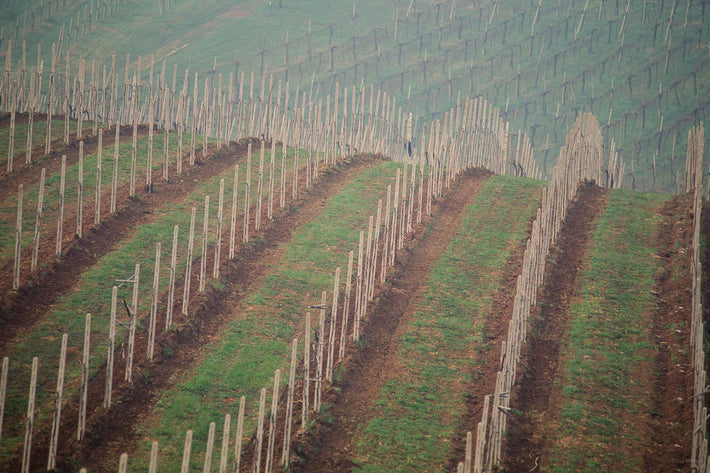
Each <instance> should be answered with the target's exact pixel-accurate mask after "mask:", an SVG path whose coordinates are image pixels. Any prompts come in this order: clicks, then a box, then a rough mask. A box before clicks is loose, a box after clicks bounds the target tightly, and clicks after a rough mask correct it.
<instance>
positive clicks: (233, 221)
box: [229, 164, 239, 260]
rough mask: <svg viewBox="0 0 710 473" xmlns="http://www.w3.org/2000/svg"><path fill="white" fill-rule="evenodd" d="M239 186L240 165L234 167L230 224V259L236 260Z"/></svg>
mask: <svg viewBox="0 0 710 473" xmlns="http://www.w3.org/2000/svg"><path fill="white" fill-rule="evenodd" d="M238 185H239V165H238V164H235V165H234V186H233V187H232V214H231V218H230V222H229V259H230V260H233V259H234V251H235V245H236V243H237V204H238V193H237V189H238Z"/></svg>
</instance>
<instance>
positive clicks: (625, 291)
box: [549, 191, 669, 472]
mask: <svg viewBox="0 0 710 473" xmlns="http://www.w3.org/2000/svg"><path fill="white" fill-rule="evenodd" d="M668 198H669V196H665V195H653V194H646V193H633V192H629V191H614V192H612V193H610V195H609V206H608V208H607V210H606V211H605V212H604V213H603V214H602V216H601V218H600V220H599V223H598V225H597V228H596V230H595V231H594V235H593V242H592V247H591V249H590V253H589V254H590V259H589V262H588V265H587V267H586V268H585V269H584V270H583V272H582V273H581V276H582V277H581V283H580V284H579V287H578V289H577V294H576V296H575V300H574V301H573V304H572V309H571V310H572V313H571V320H570V328H569V334H568V335H567V339H566V341H565V347H566V348H564V353H563V355H562V356H563V357H565V358H566V359H567V361H566V367H565V368H564V374H563V376H564V379H562V380H560V383H561V384H560V389H561V397H562V405H563V408H562V413H561V424H560V428H559V429H558V431H559V436H558V438H556V439H555V443H554V447H553V448H552V457H551V458H550V459H549V464H550V466H551V468H552V471H556V472H568V471H569V472H572V471H575V472H592V471H619V472H621V471H639V469H640V468H641V467H642V464H641V459H642V457H641V456H642V453H643V452H642V449H641V446H642V445H643V444H642V440H643V439H642V436H643V429H644V426H645V425H646V423H647V422H648V421H649V418H650V416H651V415H652V414H653V413H652V412H651V407H652V406H651V405H650V395H649V390H650V386H649V383H650V379H649V377H650V373H649V370H650V366H651V363H652V362H653V358H654V356H655V353H656V349H655V348H654V346H653V345H652V343H653V340H652V338H651V337H652V335H651V334H650V333H649V332H648V330H647V327H649V326H651V325H652V319H651V318H652V315H653V310H654V307H655V306H654V304H655V302H654V296H653V294H652V292H653V289H654V286H655V281H654V276H655V275H656V274H657V272H658V270H659V262H658V259H657V257H656V255H657V253H658V248H657V247H656V232H657V230H658V225H659V224H660V223H661V216H660V215H659V213H658V211H659V209H660V207H661V206H662V205H663V203H664V202H665V201H666V200H667V199H668Z"/></svg>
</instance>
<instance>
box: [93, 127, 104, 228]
mask: <svg viewBox="0 0 710 473" xmlns="http://www.w3.org/2000/svg"><path fill="white" fill-rule="evenodd" d="M103 137H104V130H103V128H100V129H99V144H98V148H97V156H96V195H95V199H94V225H97V226H98V225H100V224H101V155H102V154H103V148H104V138H103Z"/></svg>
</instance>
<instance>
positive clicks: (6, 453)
mask: <svg viewBox="0 0 710 473" xmlns="http://www.w3.org/2000/svg"><path fill="white" fill-rule="evenodd" d="M280 155H281V153H280V152H279V153H278V154H277V159H278V160H279V161H278V162H280ZM292 156H293V152H292V151H291V152H289V153H288V155H287V159H288V160H290V159H292ZM244 161H246V159H245V158H244V159H240V161H239V162H240V186H239V189H238V195H239V204H240V209H239V215H241V208H242V207H241V206H243V194H244V188H245V186H244V181H245V177H244V176H245V172H246V168H245V167H244V166H243V164H244ZM303 164H304V165H305V163H303ZM286 168H287V169H288V170H291V169H292V165H291V166H289V164H288V162H287V166H286ZM278 173H280V170H278ZM233 175H234V172H233V170H228V171H225V172H224V173H222V174H221V175H216V176H214V177H212V178H210V179H208V180H205V181H204V182H203V183H202V184H201V185H200V187H199V188H198V189H197V190H195V192H193V193H192V194H191V195H189V196H188V197H187V198H186V199H185V200H183V201H182V202H176V203H172V204H169V205H166V206H165V207H162V208H160V209H157V210H156V211H155V220H154V222H153V223H150V224H147V225H143V226H141V227H139V228H137V229H135V232H134V233H133V234H132V235H131V236H129V237H128V238H127V239H126V240H124V241H123V242H122V243H121V244H120V245H119V246H118V248H116V249H115V250H114V251H112V252H110V253H108V254H107V255H106V256H104V257H103V258H101V259H100V260H99V261H98V262H97V263H96V264H95V265H94V266H93V267H91V268H90V269H88V270H87V271H86V272H85V273H84V274H83V275H82V276H81V278H80V280H79V282H78V283H77V285H76V288H77V289H75V290H74V291H72V292H71V293H69V294H66V295H65V296H62V297H61V298H60V299H59V300H58V301H57V303H56V304H55V306H54V307H53V308H52V310H51V311H50V312H49V313H48V314H47V316H46V317H44V318H43V319H42V320H41V321H40V322H39V323H38V324H37V325H36V327H34V328H33V329H32V330H31V331H27V332H23V333H22V334H20V335H19V336H18V337H17V339H16V341H15V342H14V343H13V344H12V345H11V346H9V347H8V349H7V351H6V352H5V353H3V356H8V357H9V358H10V366H11V370H10V373H9V379H10V383H9V385H8V401H7V406H6V411H5V415H6V419H15V420H17V416H21V415H22V413H23V412H24V411H25V409H26V402H27V401H26V393H25V391H26V389H27V385H28V381H29V366H30V365H31V360H32V357H33V356H38V357H39V358H40V365H39V367H40V370H39V377H38V380H39V381H38V386H39V387H38V391H37V405H38V407H39V409H40V414H39V415H38V421H37V422H42V421H45V420H46V419H47V416H51V408H49V407H47V406H48V405H49V404H48V403H50V402H51V399H50V397H51V393H52V391H53V389H54V388H53V387H52V386H53V383H56V381H55V380H56V369H57V368H56V366H55V363H56V361H55V360H57V358H58V355H59V346H60V343H61V335H62V334H63V333H68V334H69V349H68V356H67V371H66V375H65V383H66V386H67V387H66V389H65V396H66V398H69V397H70V396H71V395H73V394H76V392H77V389H78V383H79V380H80V379H81V371H80V367H79V360H80V358H81V346H82V343H83V336H84V335H83V334H84V315H85V314H86V313H91V314H93V319H92V347H91V355H92V359H91V368H92V374H93V373H96V371H97V370H98V369H103V368H101V366H102V364H103V363H104V362H105V356H106V348H107V338H108V319H109V314H110V303H111V287H112V286H113V285H116V284H118V283H116V282H115V280H116V279H125V278H126V277H127V276H129V275H131V274H133V271H134V266H135V264H136V263H141V277H140V281H141V284H140V287H141V291H140V307H139V321H140V322H141V323H142V324H144V325H147V317H148V312H149V305H150V297H151V296H150V294H151V286H152V281H153V267H154V260H155V246H156V243H157V242H161V244H162V253H161V257H162V258H161V268H162V269H161V281H160V287H161V289H162V293H163V297H162V298H161V301H165V300H166V297H165V293H166V291H167V286H168V282H169V271H168V270H167V268H169V264H170V251H171V248H172V232H173V226H174V225H179V227H180V230H179V241H178V248H179V250H178V265H177V274H178V278H179V279H178V282H177V283H176V298H178V297H179V298H181V297H182V282H181V278H182V277H183V276H184V268H185V258H186V254H187V239H188V231H189V224H190V209H191V207H193V206H194V207H196V209H197V216H196V232H195V253H194V255H195V258H197V259H199V255H200V251H201V248H202V236H201V234H202V230H201V228H202V216H203V212H204V196H205V195H208V194H209V195H210V196H211V206H210V209H211V210H210V215H211V219H210V222H211V223H210V230H209V234H208V244H211V243H212V242H213V241H214V239H215V237H216V231H215V221H216V220H215V219H216V205H217V195H218V192H219V181H220V179H224V180H225V197H224V198H225V213H224V224H223V225H225V227H223V228H224V231H223V238H224V239H225V241H228V239H229V226H228V225H229V223H228V222H229V215H230V212H231V198H232V185H231V184H233ZM277 175H278V174H277ZM257 178H258V165H257V166H252V182H257ZM288 179H290V173H288V175H287V180H288ZM255 198H256V186H253V188H252V201H253V200H254V199H255ZM276 205H278V203H277V204H276ZM237 221H238V232H237V236H238V240H237V243H238V245H241V234H240V230H239V229H240V228H241V223H240V222H241V220H240V217H239V216H238V218H237ZM211 258H212V254H211V252H209V253H208V261H211ZM223 258H224V259H226V258H227V255H226V254H225V255H223ZM211 269H212V268H211V265H210V266H209V267H208V271H210V272H209V273H208V274H210V275H211ZM131 290H132V289H131V288H130V287H124V288H121V289H120V290H119V298H121V297H125V298H126V300H127V301H130V297H131ZM193 297H198V295H197V294H193ZM158 310H159V311H161V312H163V311H165V307H164V304H159V309H158ZM118 315H119V320H123V321H125V319H126V316H125V312H124V310H123V308H122V306H121V301H120V299H119V307H118ZM160 329H161V330H162V328H160ZM124 336H125V328H123V327H118V329H117V340H118V342H117V344H120V342H121V341H122V340H123V338H124ZM117 350H118V351H119V352H120V348H118V349H117ZM135 356H136V358H137V359H138V358H142V357H143V356H145V354H143V353H138V354H136V355H135ZM116 366H117V367H120V368H116V369H123V362H121V361H120V356H117V364H116ZM5 425H6V427H5V431H4V432H3V444H2V447H3V448H2V449H0V465H2V464H3V463H4V462H5V461H7V460H8V458H9V457H11V456H12V455H13V453H14V448H15V447H16V446H17V445H18V443H21V442H22V433H23V429H24V423H23V422H20V421H17V422H7V423H6V424H5Z"/></svg>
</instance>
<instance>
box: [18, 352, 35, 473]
mask: <svg viewBox="0 0 710 473" xmlns="http://www.w3.org/2000/svg"><path fill="white" fill-rule="evenodd" d="M38 363H39V360H38V359H37V357H36V356H35V357H34V358H32V375H31V377H30V393H29V396H28V397H27V399H28V401H27V417H26V420H25V443H24V448H23V451H22V470H21V471H22V473H29V471H30V456H31V455H32V430H33V429H34V423H35V394H36V392H37V365H38Z"/></svg>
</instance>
